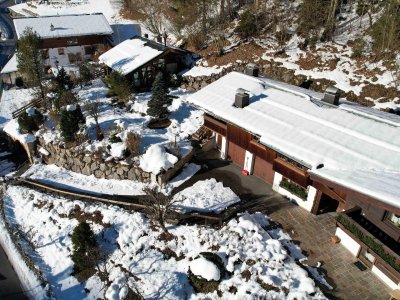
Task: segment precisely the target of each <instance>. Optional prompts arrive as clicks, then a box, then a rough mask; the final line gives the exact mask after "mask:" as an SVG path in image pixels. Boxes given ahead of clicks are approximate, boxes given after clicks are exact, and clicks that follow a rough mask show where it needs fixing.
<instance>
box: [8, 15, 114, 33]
mask: <svg viewBox="0 0 400 300" xmlns="http://www.w3.org/2000/svg"><path fill="white" fill-rule="evenodd" d="M51 25H53V28H52V26H51ZM14 26H15V31H16V33H17V37H18V38H21V36H22V35H23V32H24V30H25V29H26V28H28V27H31V28H32V29H33V30H34V31H36V32H37V34H38V35H39V36H40V37H41V38H42V39H49V38H59V37H73V36H85V35H110V34H112V33H113V30H112V29H111V27H110V24H108V21H107V19H106V18H105V17H104V15H103V14H91V15H89V14H83V15H60V16H41V17H27V18H16V19H14Z"/></svg>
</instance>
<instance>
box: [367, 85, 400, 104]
mask: <svg viewBox="0 0 400 300" xmlns="http://www.w3.org/2000/svg"><path fill="white" fill-rule="evenodd" d="M360 97H361V98H366V97H370V98H372V99H379V102H381V101H382V102H389V101H391V100H392V99H394V98H396V97H400V91H398V90H397V89H396V88H394V87H387V86H384V85H382V84H369V85H366V86H365V87H363V89H362V91H361V94H360Z"/></svg>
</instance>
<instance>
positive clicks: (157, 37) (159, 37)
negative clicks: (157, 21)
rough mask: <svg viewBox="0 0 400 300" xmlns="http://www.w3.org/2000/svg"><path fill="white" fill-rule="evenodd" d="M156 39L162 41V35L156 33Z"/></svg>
mask: <svg viewBox="0 0 400 300" xmlns="http://www.w3.org/2000/svg"><path fill="white" fill-rule="evenodd" d="M156 41H157V42H158V43H160V44H161V43H162V35H161V34H158V35H156Z"/></svg>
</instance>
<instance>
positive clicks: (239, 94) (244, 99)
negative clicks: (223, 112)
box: [235, 89, 250, 108]
mask: <svg viewBox="0 0 400 300" xmlns="http://www.w3.org/2000/svg"><path fill="white" fill-rule="evenodd" d="M249 102H250V95H249V94H248V93H247V92H246V91H245V90H244V89H237V90H236V94H235V106H236V107H237V108H244V107H246V106H248V105H249Z"/></svg>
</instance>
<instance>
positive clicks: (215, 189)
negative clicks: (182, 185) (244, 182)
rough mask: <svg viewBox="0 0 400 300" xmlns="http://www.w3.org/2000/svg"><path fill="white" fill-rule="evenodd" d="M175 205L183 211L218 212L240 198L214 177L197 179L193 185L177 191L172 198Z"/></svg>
mask: <svg viewBox="0 0 400 300" xmlns="http://www.w3.org/2000/svg"><path fill="white" fill-rule="evenodd" d="M174 199H175V200H176V201H178V203H177V204H175V207H176V208H178V209H182V210H184V211H203V212H215V213H220V212H222V211H223V210H224V209H225V208H227V207H228V206H230V205H232V204H234V203H237V202H239V201H240V198H239V197H238V196H237V195H236V194H235V193H234V192H233V191H232V190H231V189H230V188H228V187H224V185H223V184H222V182H217V181H216V180H215V179H214V178H211V179H207V180H204V181H198V182H196V183H195V184H194V185H193V186H191V187H188V188H187V189H185V190H183V191H182V192H179V193H178V194H176V195H175V198H174Z"/></svg>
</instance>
